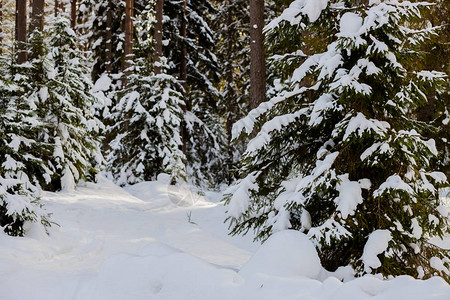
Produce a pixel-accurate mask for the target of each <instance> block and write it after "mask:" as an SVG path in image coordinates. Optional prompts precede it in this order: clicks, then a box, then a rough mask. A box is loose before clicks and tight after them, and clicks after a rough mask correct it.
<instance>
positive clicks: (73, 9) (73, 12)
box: [70, 0, 77, 28]
mask: <svg viewBox="0 0 450 300" xmlns="http://www.w3.org/2000/svg"><path fill="white" fill-rule="evenodd" d="M76 25H77V0H71V1H70V27H71V28H75V26H76Z"/></svg>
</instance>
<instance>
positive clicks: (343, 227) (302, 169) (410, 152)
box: [227, 0, 450, 279]
mask: <svg viewBox="0 0 450 300" xmlns="http://www.w3.org/2000/svg"><path fill="white" fill-rule="evenodd" d="M338 2H339V1H317V2H316V1H315V0H306V1H305V0H297V1H294V2H293V3H292V4H291V6H290V7H289V8H288V9H287V10H285V11H284V12H283V14H282V15H281V16H280V17H279V18H277V19H275V20H274V21H273V22H272V23H270V24H269V25H268V26H267V28H266V30H268V31H269V35H270V34H271V32H276V33H280V31H285V33H284V34H283V35H279V34H278V37H283V36H284V37H288V36H289V35H288V32H290V31H291V32H296V31H297V32H296V35H294V36H298V32H300V33H302V35H301V36H300V38H301V39H302V40H303V41H305V40H307V39H308V38H310V37H312V36H313V37H316V38H320V39H322V38H323V41H329V43H328V45H327V47H326V48H325V49H323V50H322V51H320V49H321V48H322V47H321V45H317V47H314V48H313V49H311V48H310V49H309V50H308V49H305V51H299V50H302V49H298V50H297V51H296V52H295V53H294V52H293V51H292V50H289V52H287V53H286V54H287V55H288V56H292V54H294V55H293V56H292V59H287V60H285V62H286V65H285V67H286V69H285V70H289V69H290V70H293V71H292V73H291V74H292V75H291V76H290V78H289V79H286V80H284V82H282V83H281V86H282V87H281V89H282V91H280V92H279V94H278V96H277V97H274V98H272V99H271V100H269V101H268V102H265V103H262V104H261V105H260V106H259V107H258V108H257V109H255V110H253V111H251V112H250V114H249V116H248V117H246V118H245V119H243V120H242V121H240V122H239V123H238V124H237V125H236V127H235V128H234V129H235V136H238V135H239V134H241V132H244V133H246V134H250V133H251V132H252V130H253V128H254V122H255V120H258V121H259V122H261V124H262V125H261V129H260V131H259V133H258V134H257V136H256V137H255V138H254V139H253V140H252V141H250V143H249V145H248V147H247V150H246V152H245V154H244V156H243V159H242V167H241V173H242V176H243V179H242V180H241V181H240V182H239V183H238V184H237V185H236V186H234V187H233V188H232V189H230V192H232V194H230V195H229V196H228V197H227V202H228V205H229V207H228V208H229V214H230V221H231V226H232V233H240V232H244V233H245V232H247V231H248V230H250V229H254V230H256V237H257V238H259V239H266V238H267V237H268V236H269V235H270V234H272V233H273V232H276V231H278V230H283V229H287V228H292V229H296V230H300V231H302V232H304V233H305V234H307V236H308V237H309V238H310V239H311V240H312V241H313V243H314V244H315V245H316V247H317V249H318V252H319V256H320V258H321V261H322V264H323V266H324V267H325V268H327V269H328V270H330V271H334V270H335V269H336V268H338V267H339V266H346V265H351V266H352V267H353V268H354V270H355V272H356V274H358V275H362V274H364V273H381V274H383V275H384V276H389V275H399V274H409V275H412V276H414V277H417V278H428V277H430V276H432V275H433V274H439V275H441V276H443V277H445V278H447V279H448V274H449V262H450V260H449V253H448V251H447V250H443V249H440V248H439V247H438V246H436V245H434V244H432V243H431V241H430V239H431V238H433V237H437V238H439V237H441V238H442V236H443V235H444V233H448V232H449V228H448V217H447V215H448V213H447V211H446V210H445V209H444V207H443V206H441V204H440V201H439V196H438V188H439V187H440V186H442V184H445V183H446V177H445V175H444V174H443V173H440V172H435V171H433V170H432V169H430V160H431V159H432V158H433V157H434V156H436V155H437V150H436V147H435V145H434V141H433V140H425V139H423V138H422V136H421V135H420V134H419V133H420V129H421V126H420V124H419V123H418V122H417V121H416V120H414V118H412V115H413V114H412V109H413V108H414V107H416V106H417V105H419V104H420V103H421V102H422V101H426V97H425V94H424V93H423V90H422V87H423V83H424V82H430V84H433V82H438V81H439V80H440V77H442V74H441V73H437V72H432V71H421V70H411V69H406V66H407V64H406V60H408V59H411V58H412V57H411V56H414V54H415V51H414V49H415V45H417V44H420V43H421V42H422V41H423V39H424V38H425V37H426V35H427V34H429V33H430V31H431V30H430V29H428V30H427V29H423V30H420V31H418V30H409V29H408V27H407V26H408V24H412V23H413V22H414V20H415V18H416V17H417V16H419V15H420V9H421V8H422V7H423V5H424V4H423V3H420V4H419V3H410V2H406V1H405V2H398V1H395V0H393V1H370V4H364V3H363V4H361V3H360V1H358V2H357V3H356V1H353V2H352V1H349V2H346V3H345V4H344V3H342V2H339V3H338ZM325 33H328V34H330V33H331V36H329V37H327V36H326V34H325ZM303 36H304V37H305V39H303ZM297 45H301V44H297ZM318 49H319V51H317V50H318ZM307 50H308V51H307ZM310 50H313V51H312V53H308V52H309V51H310ZM284 58H286V57H284ZM299 255H301V254H299Z"/></svg>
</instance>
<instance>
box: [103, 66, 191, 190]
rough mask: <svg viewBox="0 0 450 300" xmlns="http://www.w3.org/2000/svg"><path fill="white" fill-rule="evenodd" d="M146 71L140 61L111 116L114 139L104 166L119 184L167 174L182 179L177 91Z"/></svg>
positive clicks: (165, 79) (174, 84)
mask: <svg viewBox="0 0 450 300" xmlns="http://www.w3.org/2000/svg"><path fill="white" fill-rule="evenodd" d="M147 70H148V66H147V65H146V63H145V60H143V59H139V60H138V61H137V63H136V64H135V66H134V71H133V73H132V75H131V76H130V77H129V78H128V86H127V88H126V89H124V90H123V91H121V92H120V93H119V102H118V104H117V105H116V106H115V107H114V108H113V109H112V113H111V119H112V120H114V122H113V124H114V125H112V126H111V127H110V128H109V131H110V132H111V134H112V136H114V137H115V138H114V139H113V140H112V141H111V143H110V148H111V150H110V152H109V154H108V162H109V164H110V166H111V167H110V168H111V172H112V174H113V176H114V177H115V179H116V180H117V183H118V184H121V185H124V184H134V183H137V182H141V181H144V180H155V179H156V177H157V175H158V174H160V173H168V174H169V175H171V177H172V180H173V181H179V180H180V179H183V180H184V179H185V176H186V175H185V167H184V160H185V157H184V154H183V152H182V151H181V146H182V141H181V120H182V117H183V112H182V110H181V106H182V105H183V104H184V102H183V100H182V95H181V93H180V92H179V90H180V89H181V87H180V85H179V84H178V83H177V81H176V80H175V78H173V77H172V76H170V75H167V74H164V72H163V73H162V74H157V75H155V74H153V73H150V72H148V71H147ZM147 74H148V75H147Z"/></svg>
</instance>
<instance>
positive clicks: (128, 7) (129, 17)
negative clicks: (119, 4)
mask: <svg viewBox="0 0 450 300" xmlns="http://www.w3.org/2000/svg"><path fill="white" fill-rule="evenodd" d="M124 52H125V57H124V60H123V65H122V70H123V71H124V75H125V77H124V84H126V78H127V77H128V76H129V75H130V74H131V70H130V67H131V64H130V62H131V61H132V59H133V58H132V56H133V0H126V1H125V45H124Z"/></svg>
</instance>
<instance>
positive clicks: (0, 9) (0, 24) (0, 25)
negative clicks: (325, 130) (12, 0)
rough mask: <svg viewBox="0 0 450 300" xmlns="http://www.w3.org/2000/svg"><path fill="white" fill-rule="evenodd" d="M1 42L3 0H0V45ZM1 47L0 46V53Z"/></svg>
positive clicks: (0, 51)
mask: <svg viewBox="0 0 450 300" xmlns="http://www.w3.org/2000/svg"><path fill="white" fill-rule="evenodd" d="M2 44H3V0H0V45H2ZM1 53H2V47H1V46H0V54H1Z"/></svg>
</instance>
